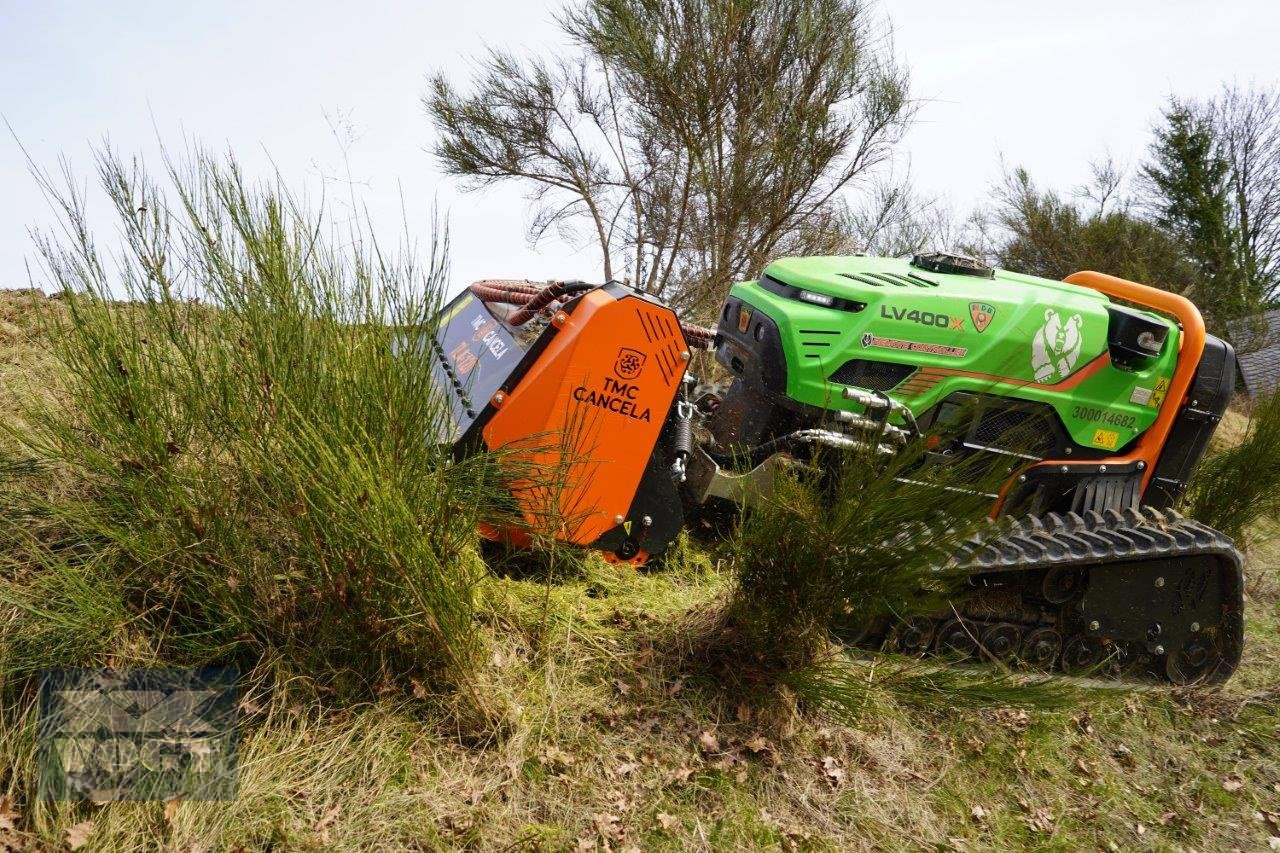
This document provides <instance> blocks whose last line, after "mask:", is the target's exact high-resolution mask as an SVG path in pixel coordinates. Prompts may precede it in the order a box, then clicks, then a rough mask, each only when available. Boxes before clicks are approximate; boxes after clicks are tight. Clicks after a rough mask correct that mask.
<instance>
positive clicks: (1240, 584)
mask: <svg viewBox="0 0 1280 853" xmlns="http://www.w3.org/2000/svg"><path fill="white" fill-rule="evenodd" d="M1201 555H1208V556H1214V557H1217V558H1218V564H1219V565H1220V566H1221V567H1222V570H1224V571H1225V573H1226V574H1225V576H1220V577H1219V583H1220V584H1221V591H1222V596H1223V598H1222V603H1223V608H1222V610H1223V613H1222V618H1221V621H1220V622H1219V623H1218V625H1217V626H1216V627H1217V628H1218V629H1219V631H1220V632H1221V636H1222V639H1223V641H1224V643H1223V647H1222V656H1223V660H1222V663H1221V665H1220V666H1218V667H1217V668H1216V669H1215V671H1214V672H1212V673H1210V674H1209V675H1208V676H1207V677H1205V678H1204V679H1203V680H1202V682H1201V683H1209V684H1216V683H1221V682H1223V681H1226V680H1227V678H1229V677H1230V676H1231V674H1232V673H1233V672H1234V671H1235V669H1236V667H1237V666H1238V665H1239V662H1240V654H1241V650H1242V646H1243V642H1244V558H1243V557H1242V555H1241V554H1240V552H1239V551H1238V550H1237V549H1236V547H1235V545H1234V544H1233V543H1232V541H1231V540H1230V539H1229V538H1228V537H1226V536H1224V535H1223V534H1222V533H1219V532H1218V531H1216V530H1214V529H1213V528H1211V527H1208V526H1206V525H1204V524H1201V523H1200V522H1197V521H1194V520H1192V519H1189V518H1186V517H1185V516H1182V515H1180V514H1179V513H1177V512H1173V511H1171V510H1164V511H1161V510H1156V509H1153V508H1150V507H1142V508H1138V509H1128V510H1124V511H1116V510H1108V511H1106V512H1101V513H1099V512H1087V513H1084V514H1076V513H1063V514H1058V513H1050V514H1047V515H1045V516H1042V517H1035V516H1030V517H1025V518H1022V519H1020V520H1017V521H1008V520H1001V521H999V522H997V523H996V524H995V525H993V529H992V532H991V533H987V534H983V535H979V536H978V537H975V538H974V539H972V540H970V541H969V542H967V543H966V544H965V546H964V547H963V548H962V550H961V552H960V553H959V554H957V555H956V557H955V558H954V559H953V560H952V561H951V568H957V569H960V570H963V571H967V572H971V573H973V574H974V575H975V576H978V577H981V576H982V575H990V574H1002V573H1030V572H1041V571H1045V570H1048V569H1053V568H1057V567H1071V566H1079V567H1082V568H1085V567H1088V568H1089V569H1090V570H1091V571H1090V574H1091V575H1092V574H1093V573H1095V572H1097V571H1099V570H1105V568H1106V566H1107V565H1108V564H1125V563H1129V564H1131V563H1133V562H1136V561H1143V562H1146V561H1158V560H1163V559H1169V558H1182V557H1189V556H1201ZM1064 639H1065V638H1064Z"/></svg>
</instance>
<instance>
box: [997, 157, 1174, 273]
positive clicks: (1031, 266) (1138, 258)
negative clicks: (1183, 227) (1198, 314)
mask: <svg viewBox="0 0 1280 853" xmlns="http://www.w3.org/2000/svg"><path fill="white" fill-rule="evenodd" d="M1093 173H1094V181H1093V183H1092V184H1091V185H1089V186H1088V187H1085V188H1082V189H1081V190H1080V192H1079V193H1078V196H1079V197H1080V198H1081V199H1082V200H1083V201H1085V202H1089V203H1090V207H1088V208H1086V207H1085V206H1084V205H1083V204H1081V203H1080V202H1077V201H1074V200H1072V199H1066V198H1063V197H1061V196H1060V195H1058V194H1057V193H1055V192H1052V191H1049V190H1040V189H1039V188H1037V187H1036V185H1035V183H1034V182H1033V181H1032V179H1031V176H1030V175H1029V174H1028V173H1027V171H1026V170H1025V169H1015V170H1013V171H1012V172H1010V173H1008V174H1007V175H1006V176H1005V181H1004V184H1003V185H1002V186H1000V187H998V188H997V190H996V193H995V196H996V204H995V208H994V210H993V211H991V212H989V213H988V214H987V217H986V219H987V222H986V224H987V226H988V229H987V230H988V238H987V249H986V252H985V253H986V254H989V255H991V256H992V257H993V258H994V260H995V261H996V263H997V264H998V265H999V266H1002V267H1007V268H1009V269H1014V270H1018V271H1020V272H1025V273H1030V274H1031V275H1039V276H1044V277H1045V278H1054V279H1062V278H1066V277H1067V276H1068V275H1070V274H1071V273H1073V272H1078V271H1080V270H1087V269H1093V270H1098V271H1100V272H1107V273H1111V274H1113V275H1118V276H1121V277H1122V278H1127V279H1130V280H1132V281H1140V282H1144V283H1148V284H1152V285H1155V286H1157V287H1161V288H1163V289H1165V290H1171V291H1174V292H1175V293H1183V294H1186V295H1189V296H1193V297H1194V291H1195V285H1196V280H1197V278H1196V270H1195V268H1194V266H1192V265H1191V264H1190V263H1189V262H1188V261H1187V260H1186V259H1185V258H1184V257H1183V252H1182V250H1181V248H1180V247H1179V245H1178V243H1177V242H1176V241H1175V240H1174V239H1173V238H1172V237H1171V236H1170V235H1169V234H1167V233H1166V232H1165V231H1163V230H1162V229H1161V228H1160V227H1159V226H1157V225H1155V224H1153V223H1151V222H1148V221H1146V220H1144V219H1142V218H1141V217H1140V216H1138V215H1137V214H1136V213H1135V210H1134V206H1133V204H1132V203H1131V202H1129V201H1128V200H1126V199H1125V198H1124V197H1123V193H1122V188H1123V181H1122V172H1121V170H1119V169H1118V168H1117V167H1116V166H1115V165H1114V164H1112V163H1110V162H1104V163H1102V164H1096V165H1095V166H1094V168H1093ZM991 226H994V228H992V227H991ZM992 232H994V236H991V235H992Z"/></svg>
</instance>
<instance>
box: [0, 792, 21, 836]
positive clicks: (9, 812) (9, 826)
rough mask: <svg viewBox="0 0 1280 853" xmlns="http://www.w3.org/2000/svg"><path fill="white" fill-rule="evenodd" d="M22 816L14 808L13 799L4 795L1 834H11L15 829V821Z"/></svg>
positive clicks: (0, 814) (0, 807)
mask: <svg viewBox="0 0 1280 853" xmlns="http://www.w3.org/2000/svg"><path fill="white" fill-rule="evenodd" d="M19 817H21V815H19V814H18V810H17V809H15V808H14V807H13V799H12V798H11V797H10V796H9V795H8V794H4V795H2V796H0V832H11V831H13V829H14V828H15V824H14V821H15V820H17V819H18V818H19Z"/></svg>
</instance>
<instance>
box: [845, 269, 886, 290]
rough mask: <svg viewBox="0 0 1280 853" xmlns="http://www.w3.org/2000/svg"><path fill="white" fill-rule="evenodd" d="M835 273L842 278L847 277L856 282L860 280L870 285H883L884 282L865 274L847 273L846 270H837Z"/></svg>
mask: <svg viewBox="0 0 1280 853" xmlns="http://www.w3.org/2000/svg"><path fill="white" fill-rule="evenodd" d="M836 275H838V276H840V277H842V278H848V279H852V280H854V281H857V282H861V283H862V284H869V285H871V286H872V287H884V282H882V281H876V280H875V279H873V278H869V277H867V276H865V275H855V274H854V273H848V272H839V273H836Z"/></svg>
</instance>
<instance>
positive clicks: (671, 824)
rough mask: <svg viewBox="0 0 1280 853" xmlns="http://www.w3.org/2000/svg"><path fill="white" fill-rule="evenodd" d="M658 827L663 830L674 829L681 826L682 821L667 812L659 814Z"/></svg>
mask: <svg viewBox="0 0 1280 853" xmlns="http://www.w3.org/2000/svg"><path fill="white" fill-rule="evenodd" d="M658 825H659V826H661V827H662V828H663V829H668V830H670V829H674V828H676V827H677V826H679V825H680V819H679V818H677V817H676V816H675V815H669V814H667V813H666V812H658Z"/></svg>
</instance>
